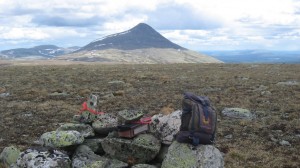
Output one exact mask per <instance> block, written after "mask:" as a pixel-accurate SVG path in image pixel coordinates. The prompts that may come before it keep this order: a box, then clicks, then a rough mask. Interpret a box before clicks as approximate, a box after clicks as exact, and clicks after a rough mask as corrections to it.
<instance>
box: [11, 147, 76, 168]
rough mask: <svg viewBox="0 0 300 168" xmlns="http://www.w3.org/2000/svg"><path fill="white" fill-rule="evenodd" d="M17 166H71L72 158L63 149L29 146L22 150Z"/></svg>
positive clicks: (44, 167) (38, 167)
mask: <svg viewBox="0 0 300 168" xmlns="http://www.w3.org/2000/svg"><path fill="white" fill-rule="evenodd" d="M16 167H26V168H53V167H64V168H70V167H71V160H70V158H69V156H68V155H67V154H65V153H64V152H63V151H59V150H55V149H51V148H45V147H36V148H29V149H27V150H25V151H24V152H21V154H20V156H19V158H18V160H17V164H16Z"/></svg>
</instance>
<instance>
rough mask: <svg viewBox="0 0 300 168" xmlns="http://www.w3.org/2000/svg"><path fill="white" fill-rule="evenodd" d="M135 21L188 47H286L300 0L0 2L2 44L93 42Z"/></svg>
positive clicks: (294, 37) (299, 18)
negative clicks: (74, 40) (76, 39)
mask: <svg viewBox="0 0 300 168" xmlns="http://www.w3.org/2000/svg"><path fill="white" fill-rule="evenodd" d="M139 22H146V23H149V24H150V25H151V26H153V27H154V28H156V29H158V31H160V32H161V33H162V34H163V35H164V36H165V37H167V38H169V39H170V40H171V41H173V42H175V43H179V44H180V45H182V46H184V47H187V48H192V49H199V48H200V49H201V48H211V49H214V48H233V49H235V48H238V47H241V48H243V49H244V48H247V47H252V48H255V47H257V48H260V47H267V48H277V47H278V46H279V47H281V48H285V47H286V48H289V46H291V45H292V42H288V40H290V41H293V43H295V42H297V41H299V40H300V39H299V36H300V35H299V34H300V33H299V29H300V1H296V0H209V1H208V0H197V1H195V0H151V1H140V0H130V1H123V0H110V1H107V0H87V1H83V0H63V1H62V0H51V1H41V0H0V42H1V44H2V45H5V40H6V41H7V43H8V42H9V41H10V42H11V41H13V42H14V43H17V41H18V40H20V43H23V42H24V40H31V41H32V42H34V40H37V43H38V42H40V41H41V40H43V41H46V40H57V41H58V39H59V40H61V41H68V39H75V38H81V39H80V40H79V41H82V40H83V39H86V40H90V39H91V38H93V37H94V38H95V39H96V38H99V37H100V36H102V35H108V34H111V33H117V32H120V31H124V30H127V29H129V28H131V27H133V26H135V25H136V24H138V23H139ZM96 36H97V37H96ZM279 44H280V45H279ZM294 46H295V45H293V47H290V48H295V47H294ZM0 49H1V48H0ZM299 49H300V47H299Z"/></svg>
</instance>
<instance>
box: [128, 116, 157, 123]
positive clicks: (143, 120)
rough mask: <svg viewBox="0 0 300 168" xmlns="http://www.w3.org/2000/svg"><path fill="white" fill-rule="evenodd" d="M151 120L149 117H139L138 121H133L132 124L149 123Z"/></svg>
mask: <svg viewBox="0 0 300 168" xmlns="http://www.w3.org/2000/svg"><path fill="white" fill-rule="evenodd" d="M151 122H152V120H151V117H144V118H141V119H140V120H139V121H133V122H131V123H133V124H150V123H151Z"/></svg>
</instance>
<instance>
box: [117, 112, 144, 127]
mask: <svg viewBox="0 0 300 168" xmlns="http://www.w3.org/2000/svg"><path fill="white" fill-rule="evenodd" d="M143 116H144V113H143V111H141V110H122V111H119V112H118V117H119V123H122V124H125V123H129V122H132V121H136V120H139V119H140V118H142V117H143Z"/></svg>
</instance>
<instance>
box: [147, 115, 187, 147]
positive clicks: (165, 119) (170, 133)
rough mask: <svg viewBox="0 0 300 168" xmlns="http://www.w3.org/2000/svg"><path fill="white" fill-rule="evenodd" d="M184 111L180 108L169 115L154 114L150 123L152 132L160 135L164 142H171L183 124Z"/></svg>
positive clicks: (157, 135)
mask: <svg viewBox="0 0 300 168" xmlns="http://www.w3.org/2000/svg"><path fill="white" fill-rule="evenodd" d="M181 115H182V111H180V110H178V111H175V112H173V113H171V114H169V115H162V114H157V115H154V116H153V117H152V118H151V120H152V123H151V124H150V128H151V132H153V133H154V134H155V135H156V137H158V138H159V139H160V140H161V141H162V143H163V144H168V145H169V144H171V143H172V142H173V140H174V135H176V134H177V133H178V131H179V128H180V125H181Z"/></svg>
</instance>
